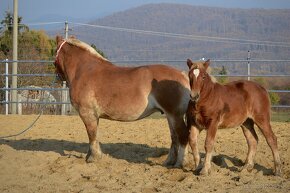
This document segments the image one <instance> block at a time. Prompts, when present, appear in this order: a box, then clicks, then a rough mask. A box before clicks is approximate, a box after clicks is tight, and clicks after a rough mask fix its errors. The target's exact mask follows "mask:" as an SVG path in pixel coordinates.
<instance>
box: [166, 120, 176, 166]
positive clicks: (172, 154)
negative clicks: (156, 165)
mask: <svg viewBox="0 0 290 193" xmlns="http://www.w3.org/2000/svg"><path fill="white" fill-rule="evenodd" d="M167 121H168V125H169V129H170V137H171V146H170V149H169V153H168V156H167V159H166V160H165V162H164V165H165V166H173V165H174V164H175V163H176V160H177V154H178V146H179V144H178V139H177V133H176V131H175V129H174V123H173V120H172V119H171V118H170V117H169V116H168V115H167Z"/></svg>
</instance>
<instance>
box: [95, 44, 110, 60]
mask: <svg viewBox="0 0 290 193" xmlns="http://www.w3.org/2000/svg"><path fill="white" fill-rule="evenodd" d="M91 47H92V48H94V49H95V50H96V51H97V52H98V53H99V54H100V55H101V56H103V57H104V58H107V57H106V55H105V53H104V52H103V51H102V50H100V49H98V48H97V46H96V45H95V44H91Z"/></svg>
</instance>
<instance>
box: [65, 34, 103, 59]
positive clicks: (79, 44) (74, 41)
mask: <svg viewBox="0 0 290 193" xmlns="http://www.w3.org/2000/svg"><path fill="white" fill-rule="evenodd" d="M66 42H67V43H69V44H71V45H74V46H77V47H79V48H82V49H84V50H87V51H88V52H90V53H91V54H93V55H95V56H97V57H98V58H101V59H103V60H107V59H106V58H104V57H103V56H102V55H101V54H99V53H98V52H97V51H96V50H95V49H94V48H92V47H91V46H90V45H88V44H86V43H85V42H82V41H80V40H78V39H75V38H68V39H66ZM107 61H108V60H107Z"/></svg>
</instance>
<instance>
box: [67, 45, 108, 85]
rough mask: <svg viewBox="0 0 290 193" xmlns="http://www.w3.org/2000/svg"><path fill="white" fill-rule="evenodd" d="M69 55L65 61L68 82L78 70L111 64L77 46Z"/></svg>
mask: <svg viewBox="0 0 290 193" xmlns="http://www.w3.org/2000/svg"><path fill="white" fill-rule="evenodd" d="M70 55H71V56H72V57H69V58H67V59H66V61H65V68H66V69H65V70H66V74H67V76H68V77H67V79H68V82H72V81H73V80H74V78H75V76H76V73H78V72H80V73H81V72H83V71H88V70H93V69H94V68H98V69H102V68H109V67H111V66H113V64H111V63H110V62H108V61H106V60H104V59H102V58H99V57H97V56H95V55H93V54H91V53H88V52H86V51H84V50H82V49H79V48H74V50H72V52H71V53H70ZM75 57H77V59H76V58H75ZM92 65H93V68H92Z"/></svg>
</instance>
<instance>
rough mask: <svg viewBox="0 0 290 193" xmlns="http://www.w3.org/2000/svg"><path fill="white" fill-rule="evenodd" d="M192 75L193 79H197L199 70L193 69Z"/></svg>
mask: <svg viewBox="0 0 290 193" xmlns="http://www.w3.org/2000/svg"><path fill="white" fill-rule="evenodd" d="M193 74H194V76H195V78H197V77H198V75H199V69H194V70H193Z"/></svg>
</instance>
